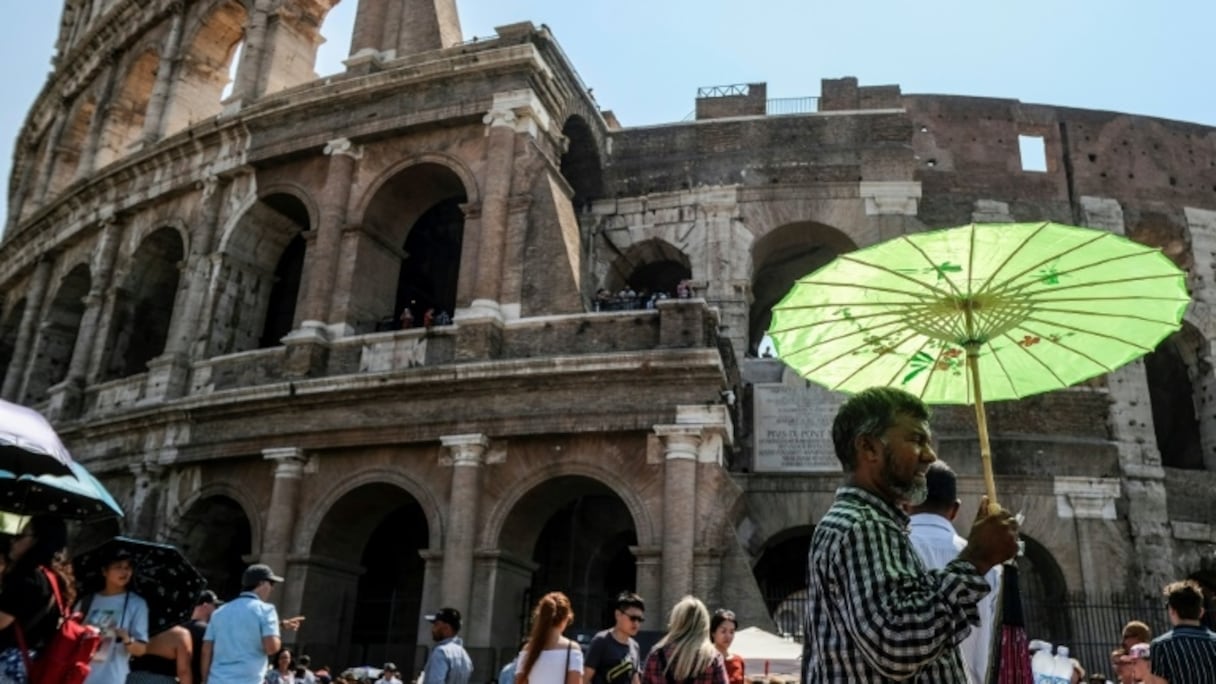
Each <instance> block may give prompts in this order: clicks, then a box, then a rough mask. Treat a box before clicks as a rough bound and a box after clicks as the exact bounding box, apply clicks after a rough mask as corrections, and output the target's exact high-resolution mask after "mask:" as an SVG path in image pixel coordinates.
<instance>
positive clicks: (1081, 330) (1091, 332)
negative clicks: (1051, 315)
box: [1022, 316, 1152, 368]
mask: <svg viewBox="0 0 1216 684" xmlns="http://www.w3.org/2000/svg"><path fill="white" fill-rule="evenodd" d="M1026 320H1027V321H1031V322H1033V323H1042V324H1043V325H1050V326H1054V327H1057V328H1063V329H1065V330H1071V331H1073V332H1076V333H1081V334H1082V335H1093V336H1094V337H1101V338H1102V339H1106V340H1110V341H1112V342H1119V343H1121V344H1126V345H1127V346H1129V347H1134V348H1136V349H1139V350H1141V351H1143V352H1144V353H1146V354H1147V353H1148V352H1151V351H1152V349H1150V348H1148V347H1146V346H1144V345H1142V344H1137V343H1136V342H1132V341H1131V340H1125V339H1123V338H1122V337H1116V336H1114V335H1108V334H1106V333H1103V332H1098V331H1096V330H1086V329H1085V328H1078V327H1076V326H1073V325H1068V324H1067V323H1057V322H1055V321H1045V320H1043V319H1041V318H1035V317H1034V316H1027V317H1026ZM1022 327H1023V328H1026V330H1030V328H1029V327H1028V326H1025V325H1024V326H1022ZM1030 332H1032V333H1033V332H1034V331H1033V330H1030ZM1035 334H1036V335H1037V333H1035ZM1038 337H1040V338H1042V339H1050V337H1044V336H1043V335H1038ZM1052 341H1053V342H1055V340H1052ZM1055 343H1056V344H1058V345H1060V346H1061V347H1064V348H1065V349H1072V348H1071V347H1069V346H1068V345H1065V344H1062V343H1060V342H1055ZM1077 353H1078V354H1081V352H1077ZM1081 355H1082V356H1085V355H1084V354H1081ZM1098 365H1100V366H1102V367H1103V368H1105V367H1106V364H1098Z"/></svg>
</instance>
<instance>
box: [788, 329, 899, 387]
mask: <svg viewBox="0 0 1216 684" xmlns="http://www.w3.org/2000/svg"><path fill="white" fill-rule="evenodd" d="M904 330H912V328H911V326H907V327H905V328H904ZM895 332H896V333H899V332H903V331H902V330H896V331H895ZM916 334H917V333H916V331H915V330H913V331H912V334H911V335H909V336H908V337H906V338H904V339H903V341H901V342H900V343H899V344H903V343H904V342H907V341H908V340H910V339H912V338H913V337H915V336H916ZM814 346H816V345H813V344H812V345H808V346H805V347H802V348H801V349H798V350H796V351H792V352H790V353H789V354H783V356H785V357H790V356H793V355H794V354H799V353H802V352H804V351H806V350H808V349H810V348H812V347H814ZM895 346H896V347H898V346H899V345H895ZM892 348H894V347H892ZM855 351H857V348H856V347H854V348H853V349H846V350H845V351H843V352H841V353H840V354H837V355H836V356H833V357H832V358H830V359H828V360H827V361H824V362H823V363H821V364H819V365H818V366H815V367H814V368H809V369H807V370H806V371H805V372H803V373H802V376H803V377H806V376H808V375H810V374H811V373H816V372H818V371H819V370H820V369H821V368H823V367H824V366H830V365H831V364H833V363H836V362H837V361H839V360H840V359H843V358H844V357H846V356H848V355H849V354H852V353H853V352H855ZM880 356H882V355H881V354H876V355H875V357H874V358H875V359H877V358H878V357H880ZM870 363H873V360H871V361H870ZM866 365H869V364H866ZM863 368H864V366H863ZM849 377H852V376H851V375H850V376H849Z"/></svg>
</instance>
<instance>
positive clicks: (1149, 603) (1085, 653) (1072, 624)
mask: <svg viewBox="0 0 1216 684" xmlns="http://www.w3.org/2000/svg"><path fill="white" fill-rule="evenodd" d="M1023 599H1024V600H1023V602H1022V607H1023V611H1024V617H1025V619H1026V633H1027V635H1028V637H1029V638H1031V639H1042V640H1044V641H1048V642H1051V643H1052V644H1055V645H1064V646H1067V647H1068V648H1069V654H1070V655H1071V656H1072V657H1074V658H1076V659H1077V660H1078V661H1079V662H1080V663H1081V665H1082V667H1084V668H1085V669H1086V671H1087V672H1104V673H1107V674H1110V669H1111V668H1110V653H1111V651H1112V650H1113V649H1115V648H1117V647H1118V646H1119V641H1120V637H1121V635H1122V632H1123V626H1124V625H1125V624H1127V623H1128V622H1129V621H1131V620H1140V621H1142V622H1144V623H1146V624H1147V625H1148V626H1149V628H1151V629H1152V630H1153V634H1154V635H1158V634H1162V633H1164V632H1165V631H1167V630H1168V629H1170V626H1169V621H1168V620H1167V618H1166V612H1165V606H1164V604H1163V602H1162V600H1161V598H1160V597H1155V596H1141V595H1134V594H1127V593H1113V594H1101V595H1095V594H1087V593H1084V592H1076V593H1072V594H1068V595H1064V596H1057V597H1050V598H1033V597H1032V598H1027V597H1025V596H1024V597H1023ZM765 603H766V604H767V606H768V609H769V613H770V614H771V615H772V616H773V621H774V622H775V623H776V624H777V629H778V630H779V631H780V632H782V633H784V634H789V635H790V636H793V637H794V638H795V639H797V640H798V641H801V640H802V637H803V628H804V626H805V624H806V619H807V613H808V609H809V599H808V598H807V595H806V589H805V588H802V587H793V588H790V589H789V590H788V591H773V590H768V591H766V592H765Z"/></svg>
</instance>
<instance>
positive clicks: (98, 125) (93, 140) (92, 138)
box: [76, 52, 118, 180]
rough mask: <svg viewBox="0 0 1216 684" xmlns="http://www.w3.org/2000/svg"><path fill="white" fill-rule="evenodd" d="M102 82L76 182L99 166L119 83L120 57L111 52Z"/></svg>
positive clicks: (85, 139)
mask: <svg viewBox="0 0 1216 684" xmlns="http://www.w3.org/2000/svg"><path fill="white" fill-rule="evenodd" d="M104 79H105V80H104V81H103V82H102V86H101V92H100V93H98V94H97V108H96V109H94V110H93V120H92V121H90V122H89V132H88V133H87V134H86V135H85V138H84V149H83V150H81V152H80V161H78V162H77V163H76V180H79V179H81V178H88V177H89V176H90V175H92V173H93V171H94V169H95V168H96V166H97V150H98V148H100V147H101V137H102V135H103V134H104V133H105V125H106V120H107V119H109V118H110V117H109V111H110V106H111V105H112V104H113V103H112V102H111V100H113V99H114V85H115V83H116V82H117V81H118V55H117V54H116V53H113V52H111V53H110V54H109V55H107V56H106V75H105V77H104Z"/></svg>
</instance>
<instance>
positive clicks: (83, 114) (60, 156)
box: [47, 95, 97, 197]
mask: <svg viewBox="0 0 1216 684" xmlns="http://www.w3.org/2000/svg"><path fill="white" fill-rule="evenodd" d="M96 110H97V102H96V100H95V99H94V98H93V97H92V95H88V96H84V97H81V98H80V99H78V100H77V101H76V104H75V105H73V107H72V110H71V112H69V113H68V120H67V123H66V124H64V127H63V131H62V132H61V133H60V134H59V143H58V144H57V145H56V146H55V159H54V160H53V161H52V162H51V163H52V164H54V167H53V169H52V172H51V181H50V184H49V185H48V186H47V194H48V195H50V196H52V197H53V196H55V195H58V194H59V193H61V192H63V189H64V188H66V187H67V186H68V185H70V184H71V183H72V181H73V180H74V179H75V178H76V174H77V172H78V171H79V169H80V153H81V151H82V150H84V147H85V139H86V138H87V137H88V135H89V126H90V124H91V123H92V121H93V116H94V112H95V111H96Z"/></svg>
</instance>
